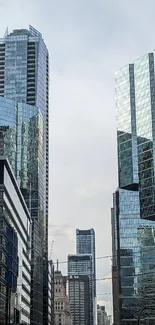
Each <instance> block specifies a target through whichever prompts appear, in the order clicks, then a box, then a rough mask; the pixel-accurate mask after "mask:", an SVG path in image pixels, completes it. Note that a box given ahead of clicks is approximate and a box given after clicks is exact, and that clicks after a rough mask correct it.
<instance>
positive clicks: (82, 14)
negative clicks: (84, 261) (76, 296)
mask: <svg viewBox="0 0 155 325" xmlns="http://www.w3.org/2000/svg"><path fill="white" fill-rule="evenodd" d="M0 17H1V19H0V35H1V36H2V37H3V35H4V32H5V29H6V27H7V26H8V27H9V30H10V31H11V30H12V29H14V28H27V27H28V25H29V24H31V25H33V26H34V27H35V28H37V29H38V30H39V31H40V32H41V33H42V35H43V38H44V40H45V42H46V44H47V46H48V49H49V52H50V193H49V198H50V202H49V204H50V216H49V220H50V225H49V238H50V242H51V240H54V245H53V258H54V259H56V258H58V259H59V260H60V261H65V260H66V259H67V254H68V253H74V252H75V229H76V228H81V229H84V228H90V227H93V228H94V229H95V231H96V252H97V256H105V255H111V225H110V223H111V221H110V219H111V216H110V208H111V206H112V193H113V191H114V190H115V188H116V186H117V159H116V131H115V129H116V125H115V104H114V100H115V98H114V97H115V96H114V73H115V70H117V69H118V68H119V67H121V66H123V65H125V64H127V63H129V62H132V61H133V60H134V59H136V58H137V57H139V56H142V55H143V54H145V53H146V52H150V51H152V50H153V49H154V48H155V32H154V31H155V1H154V0H0ZM66 266H67V265H66V264H62V265H61V267H62V270H63V272H64V273H65V272H66ZM110 276H111V259H110V258H106V259H101V260H99V261H97V278H103V277H110ZM97 284H98V286H97V288H98V297H97V298H98V301H100V303H103V304H105V305H106V307H107V309H108V312H109V313H112V306H111V295H110V294H109V293H110V292H111V281H110V280H106V281H98V282H97ZM101 294H103V295H101Z"/></svg>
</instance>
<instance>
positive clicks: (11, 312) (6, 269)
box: [0, 157, 31, 325]
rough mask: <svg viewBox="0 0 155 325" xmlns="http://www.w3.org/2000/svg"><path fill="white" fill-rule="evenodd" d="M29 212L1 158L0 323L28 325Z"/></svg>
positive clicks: (8, 165)
mask: <svg viewBox="0 0 155 325" xmlns="http://www.w3.org/2000/svg"><path fill="white" fill-rule="evenodd" d="M30 244H31V243H30V213H29V211H28V209H27V206H26V204H25V201H24V198H23V196H22V194H21V191H20V189H19V186H18V184H17V181H16V179H15V177H14V175H13V172H12V170H11V167H10V164H9V162H8V160H7V159H6V158H4V157H0V324H10V323H14V324H16V323H18V324H19V323H20V324H25V325H28V324H30V294H31V286H30V285H31V266H30V264H31V252H30Z"/></svg>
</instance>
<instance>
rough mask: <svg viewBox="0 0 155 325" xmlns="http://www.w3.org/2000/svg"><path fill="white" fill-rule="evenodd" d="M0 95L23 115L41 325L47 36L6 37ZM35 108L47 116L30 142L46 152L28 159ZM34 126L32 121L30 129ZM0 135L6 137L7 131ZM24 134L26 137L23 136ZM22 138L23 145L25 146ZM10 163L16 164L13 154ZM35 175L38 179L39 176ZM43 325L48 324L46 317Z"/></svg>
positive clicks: (19, 175) (25, 188)
mask: <svg viewBox="0 0 155 325" xmlns="http://www.w3.org/2000/svg"><path fill="white" fill-rule="evenodd" d="M0 96H2V97H4V98H6V99H10V100H12V101H13V102H15V105H17V106H16V107H17V110H21V113H20V112H19V113H18V112H17V113H16V112H15V115H16V116H17V117H18V119H16V123H15V133H16V135H17V136H16V139H15V143H14V153H15V159H14V166H13V170H14V174H15V177H16V179H17V181H18V184H19V186H20V188H21V191H22V193H23V196H24V198H25V201H26V203H27V206H28V208H30V202H31V209H30V210H31V219H32V254H31V255H32V267H31V324H32V325H33V324H38V325H42V316H43V314H44V308H43V305H46V295H44V297H43V291H44V293H46V291H47V290H48V285H47V283H46V282H47V281H46V279H47V278H48V276H47V274H48V263H47V260H48V168H49V163H48V162H49V144H48V123H49V55H48V50H47V47H46V45H45V43H44V41H43V38H42V35H41V34H40V33H39V32H38V31H37V30H36V29H34V28H33V27H32V26H30V27H29V30H27V29H17V30H14V31H13V32H11V33H8V31H7V32H6V33H5V35H4V38H2V39H0ZM20 104H21V105H23V107H24V104H25V105H26V104H29V105H27V106H25V110H24V111H23V109H22V106H20ZM4 106H5V105H4ZM33 107H35V110H37V109H36V108H38V110H39V111H40V113H41V115H42V119H40V120H39V124H38V129H37V128H35V129H34V130H35V131H34V132H35V133H33V134H31V138H35V137H36V142H37V144H38V146H39V148H40V149H39V151H38V152H41V153H42V154H39V156H38V158H37V159H36V160H35V152H33V153H32V152H31V145H30V142H29V154H27V150H24V148H26V146H27V139H26V132H27V131H28V130H27V128H26V119H27V118H28V117H29V115H30V114H29V112H28V110H29V109H31V110H33ZM0 110H1V116H0V126H3V125H4V124H3V123H2V118H3V117H4V115H5V123H6V121H8V125H9V126H11V118H12V116H11V115H10V113H9V115H7V111H5V110H4V107H2V106H1V107H0ZM26 110H27V112H26ZM24 114H25V115H24ZM3 120H4V118H3ZM20 120H22V121H25V122H24V124H23V125H22V127H21V123H20ZM32 123H33V121H31V125H32ZM40 129H42V130H43V131H42V132H43V134H42V138H43V142H41V141H40V138H39V130H40ZM1 132H2V133H4V128H2V127H1ZM5 134H6V133H5ZM23 134H24V137H21V135H23ZM28 136H29V134H28V133H27V137H28ZM22 138H23V139H24V140H23V143H22V146H21V141H22ZM11 139H12V138H11ZM0 141H1V150H2V151H3V152H2V153H3V154H5V155H6V156H8V151H9V150H12V148H11V146H10V149H8V148H7V152H6V146H4V143H5V141H2V139H0ZM41 147H42V148H41ZM19 148H22V151H21V150H18V149H19ZM30 156H31V159H30ZM9 158H10V160H11V155H10V156H9ZM10 162H11V161H10ZM40 171H42V172H40ZM34 174H35V175H36V174H37V176H36V177H34ZM38 306H39V307H38ZM38 309H39V312H38ZM47 317H48V315H47ZM44 321H45V323H46V317H45V319H44Z"/></svg>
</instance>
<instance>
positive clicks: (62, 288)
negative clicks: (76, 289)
mask: <svg viewBox="0 0 155 325" xmlns="http://www.w3.org/2000/svg"><path fill="white" fill-rule="evenodd" d="M66 280H67V279H66V277H64V276H63V275H62V273H61V271H59V270H58V268H57V271H55V273H54V315H55V319H54V325H72V318H71V312H70V305H69V299H68V297H67V295H66Z"/></svg>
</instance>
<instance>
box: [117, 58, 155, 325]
mask: <svg viewBox="0 0 155 325" xmlns="http://www.w3.org/2000/svg"><path fill="white" fill-rule="evenodd" d="M154 59H155V56H154V53H149V54H147V55H145V56H144V57H142V58H140V59H137V60H136V61H135V62H134V63H133V64H129V65H127V66H125V67H123V68H121V69H120V70H118V71H117V72H116V115H117V146H118V178H119V179H118V183H119V187H118V189H117V191H116V192H115V194H114V196H113V208H112V250H113V266H112V271H113V305H114V324H125V325H127V324H128V325H133V324H136V323H137V320H138V319H139V317H141V319H145V320H146V321H147V322H148V323H149V324H151V325H153V324H155V307H154V303H153V301H154V299H155V69H154Z"/></svg>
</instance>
